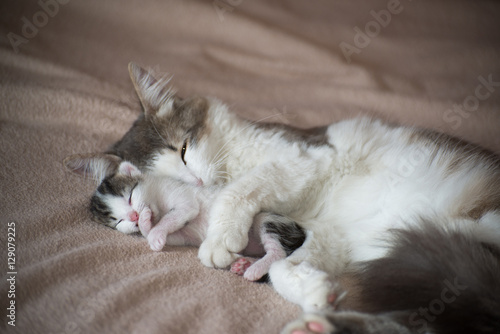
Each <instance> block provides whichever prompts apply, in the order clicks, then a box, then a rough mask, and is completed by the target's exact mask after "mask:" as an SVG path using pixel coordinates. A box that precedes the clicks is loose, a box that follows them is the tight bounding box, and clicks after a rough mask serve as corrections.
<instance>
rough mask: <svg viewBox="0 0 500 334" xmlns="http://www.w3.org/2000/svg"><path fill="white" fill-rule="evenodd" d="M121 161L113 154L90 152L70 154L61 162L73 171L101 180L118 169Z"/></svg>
mask: <svg viewBox="0 0 500 334" xmlns="http://www.w3.org/2000/svg"><path fill="white" fill-rule="evenodd" d="M121 161H122V159H121V158H120V157H118V156H116V155H113V154H107V153H91V154H74V155H70V156H69V157H67V158H66V159H64V161H63V164H64V166H66V168H67V169H68V170H70V171H71V172H73V173H76V174H78V175H80V176H83V177H86V178H91V179H94V180H96V181H97V182H101V181H102V180H103V179H104V178H105V177H106V176H108V175H111V174H113V173H115V172H116V171H117V170H118V167H119V165H120V163H121Z"/></svg>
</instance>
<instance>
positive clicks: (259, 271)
mask: <svg viewBox="0 0 500 334" xmlns="http://www.w3.org/2000/svg"><path fill="white" fill-rule="evenodd" d="M246 259H248V262H249V263H248V265H247V268H246V270H245V273H244V275H243V277H244V278H245V279H247V280H249V281H252V282H255V281H258V280H259V279H261V278H262V277H263V276H264V275H265V274H267V273H268V272H269V264H268V263H266V262H265V261H262V259H260V260H256V259H252V258H246Z"/></svg>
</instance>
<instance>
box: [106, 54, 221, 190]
mask: <svg viewBox="0 0 500 334" xmlns="http://www.w3.org/2000/svg"><path fill="white" fill-rule="evenodd" d="M129 72H130V77H131V79H132V82H133V84H134V86H135V89H136V91H137V95H138V96H139V99H140V101H141V105H142V108H143V111H144V113H143V114H141V115H140V116H139V118H138V119H137V120H136V121H135V123H134V124H133V126H132V127H131V128H130V129H129V131H128V132H127V133H126V134H125V135H124V137H123V138H122V139H121V140H120V141H118V142H117V143H116V144H115V145H113V147H112V148H111V149H110V151H109V152H108V153H112V154H114V155H117V156H119V157H121V158H123V159H125V160H129V161H131V162H132V163H134V164H135V165H137V166H138V167H139V168H140V169H141V170H143V171H146V170H147V171H148V172H152V173H153V174H157V175H167V176H170V177H174V178H176V179H180V180H182V181H184V182H186V183H191V184H194V185H202V184H207V185H209V184H214V183H218V181H219V178H218V176H219V175H220V174H221V173H223V170H224V166H223V165H222V163H216V162H217V161H221V160H223V159H221V158H222V157H223V156H224V152H223V150H221V147H222V146H223V145H222V142H221V141H222V139H221V138H220V136H218V134H217V133H215V132H214V131H212V130H213V127H212V126H211V124H213V122H217V121H221V120H218V119H216V118H217V116H214V114H217V115H220V114H221V113H224V112H225V106H223V105H222V104H220V103H219V102H217V101H215V100H208V99H206V98H202V97H191V98H187V99H181V98H180V97H178V96H177V95H176V94H174V93H173V92H172V90H171V89H170V87H169V86H168V81H169V80H168V79H157V78H155V76H154V75H153V73H151V72H148V71H146V70H144V69H142V68H141V67H139V66H137V65H135V64H133V63H131V64H130V65H129ZM214 117H215V118H214Z"/></svg>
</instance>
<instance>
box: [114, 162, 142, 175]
mask: <svg viewBox="0 0 500 334" xmlns="http://www.w3.org/2000/svg"><path fill="white" fill-rule="evenodd" d="M118 173H120V174H124V175H128V176H134V177H135V176H139V175H141V171H140V170H139V168H137V167H135V166H134V165H133V164H132V163H131V162H128V161H123V162H122V163H121V164H120V166H119V167H118Z"/></svg>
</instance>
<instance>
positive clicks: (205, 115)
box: [83, 64, 500, 330]
mask: <svg viewBox="0 0 500 334" xmlns="http://www.w3.org/2000/svg"><path fill="white" fill-rule="evenodd" d="M129 69H130V72H131V77H132V81H133V82H134V85H135V87H136V90H137V92H138V95H139V98H140V100H141V104H142V106H143V109H144V114H143V115H141V116H140V117H139V119H138V120H137V121H136V122H135V123H134V125H133V126H132V128H131V129H130V130H129V132H127V134H126V135H125V136H124V137H123V138H122V140H121V141H119V142H118V143H116V144H115V145H114V146H113V148H112V149H111V150H110V152H111V153H114V154H116V155H118V156H121V157H123V158H125V159H128V160H131V161H132V162H133V163H135V164H138V165H139V166H140V167H141V168H144V169H145V170H149V171H152V172H154V173H160V174H161V173H164V174H169V175H172V176H175V177H177V178H180V179H182V180H184V181H186V182H192V183H195V184H201V183H203V184H207V185H210V184H217V183H222V182H226V181H229V183H228V185H227V186H226V187H225V189H224V191H223V192H222V193H221V195H220V196H219V197H218V199H217V201H216V202H215V203H214V206H213V208H212V210H211V213H210V224H209V225H210V227H209V230H208V235H207V239H206V240H205V241H204V242H203V244H202V245H201V247H200V251H199V257H200V259H201V261H202V262H203V263H204V264H205V265H207V266H214V267H226V266H228V265H229V264H230V263H231V262H232V261H233V260H234V259H235V257H236V254H237V253H238V252H239V251H241V250H242V249H243V248H245V246H246V243H247V241H248V239H247V235H248V230H249V228H250V226H251V223H252V218H253V217H254V216H255V214H257V213H258V212H260V211H270V212H277V213H280V214H283V215H286V216H289V217H291V218H292V219H293V220H294V221H296V222H297V223H298V224H299V225H301V226H302V227H304V228H305V229H307V230H308V231H310V232H311V233H310V235H309V236H308V238H307V239H306V242H305V243H304V245H303V246H302V247H301V248H300V249H298V250H297V251H295V252H294V253H293V254H292V255H291V256H289V257H288V258H286V259H284V260H281V261H278V262H276V263H274V264H273V265H272V266H271V269H270V278H271V281H272V283H273V285H274V287H275V289H276V290H277V291H278V292H279V293H281V294H282V295H283V296H285V297H286V298H288V299H289V300H291V301H293V302H296V303H298V304H300V305H301V306H302V307H303V309H304V310H305V311H306V312H311V311H320V312H326V311H323V310H325V309H327V308H328V306H329V300H328V296H329V295H330V293H331V288H332V285H331V284H330V279H333V280H334V279H335V278H336V277H338V276H339V275H341V274H343V273H345V272H349V271H355V272H356V273H358V274H359V273H363V272H368V273H369V272H370V270H372V271H373V270H375V269H371V268H373V267H374V266H375V264H377V263H382V264H381V265H380V266H381V267H382V268H385V267H386V268H387V269H386V270H385V272H386V273H387V272H391V273H392V274H393V275H392V279H394V280H395V282H396V283H395V286H396V287H397V284H402V282H401V281H399V280H398V278H399V277H400V276H401V275H402V274H401V273H400V272H399V271H398V270H395V269H394V268H400V267H401V266H398V265H397V264H398V263H399V262H398V261H403V262H404V263H406V262H405V261H407V260H408V259H411V256H410V257H398V256H399V255H402V254H406V252H402V249H404V250H405V251H407V252H409V253H410V254H413V255H414V256H417V254H414V253H412V247H413V246H412V244H411V243H405V242H404V241H405V240H406V239H411V240H413V239H414V238H413V237H412V236H423V237H427V236H429V235H433V234H435V235H438V236H440V237H441V238H438V240H440V241H441V243H442V244H443V245H445V246H446V245H448V244H449V242H450V240H453V238H454V236H455V235H458V236H460V237H462V238H464V240H465V241H464V242H465V244H468V245H469V244H470V248H471V253H470V255H471V257H470V258H469V259H468V260H467V261H464V262H463V263H460V266H459V267H460V268H463V267H467V266H469V267H470V268H471V269H470V270H465V271H463V270H462V271H457V270H453V269H454V268H456V267H454V266H445V267H444V268H446V269H449V272H446V271H445V272H440V271H438V270H437V269H436V263H437V264H439V263H440V262H441V261H447V260H448V258H447V257H444V258H439V256H437V255H435V256H431V255H429V254H425V256H424V255H422V258H423V260H422V263H425V264H429V265H428V266H427V265H423V266H424V267H429V268H430V270H429V271H428V272H426V273H425V274H426V275H423V274H422V273H419V272H418V271H417V272H414V271H409V272H408V274H409V275H411V274H414V275H421V277H427V278H428V279H420V280H417V279H415V280H409V281H411V282H413V283H415V285H414V286H413V287H412V288H413V289H414V290H416V291H421V296H420V297H422V296H424V299H425V298H427V299H428V300H433V298H436V296H435V294H434V293H435V292H436V291H441V290H442V289H444V288H445V287H446V285H445V283H444V282H445V280H448V281H450V280H451V281H453V280H454V279H455V278H456V277H457V275H458V274H464V273H467V275H468V276H467V277H465V278H462V277H460V278H461V279H462V281H460V282H462V284H464V285H467V286H472V285H473V286H476V287H479V286H480V287H481V289H483V288H484V289H486V290H488V289H489V291H493V292H494V293H492V294H491V295H490V296H488V297H487V301H484V300H483V301H482V302H480V303H481V304H482V305H486V306H485V307H484V308H483V311H484V312H486V314H487V316H485V317H483V318H482V319H483V320H482V322H481V323H480V325H478V327H481V326H483V327H484V328H493V327H494V328H499V326H500V325H499V324H498V319H499V315H498V312H497V311H494V309H495V308H494V307H491V306H492V305H496V307H498V305H499V303H500V302H499V296H500V293H498V287H497V284H496V282H497V281H498V278H500V276H499V269H498V254H499V246H500V163H499V160H498V157H496V156H495V155H493V154H491V153H489V152H487V151H484V150H482V149H480V148H477V147H475V146H473V145H470V144H466V143H463V142H461V141H459V140H457V139H454V138H450V137H448V136H445V135H441V134H437V133H434V132H430V131H424V130H420V129H415V128H408V127H397V126H391V125H387V124H384V123H382V122H380V121H378V120H371V119H366V118H361V119H353V120H346V121H342V122H339V123H335V124H332V125H330V126H328V127H323V128H316V129H310V130H299V129H295V128H291V127H287V126H284V125H277V124H255V123H252V122H249V121H246V120H244V119H241V118H240V117H238V116H236V115H235V114H232V113H231V112H229V111H228V110H227V108H226V107H225V106H224V105H223V104H221V103H220V102H218V101H217V100H208V99H205V98H199V97H195V98H190V99H184V100H183V99H180V98H178V97H177V96H175V95H174V94H173V93H171V92H170V91H169V90H168V88H167V82H166V81H165V80H161V79H160V80H157V79H156V78H155V77H154V76H153V75H152V74H151V73H148V72H147V71H144V70H143V69H141V68H139V67H137V66H135V65H133V64H132V65H131V66H130V67H129ZM83 164H85V162H83ZM428 225H430V226H431V227H427V226H428ZM433 229H437V230H436V232H435V233H432V231H434V230H433ZM394 231H399V233H396V234H395V232H394ZM429 231H431V232H429ZM405 233H407V234H405ZM426 241H427V240H426ZM423 244H424V245H426V246H430V245H428V243H426V242H423ZM398 247H402V249H398ZM423 248H425V247H423ZM463 251H465V252H467V250H463ZM432 254H434V253H432ZM467 254H469V253H467ZM478 254H480V255H478ZM485 254H486V255H485ZM481 256H482V257H484V256H491V257H493V259H497V262H495V261H490V262H488V263H496V265H494V266H489V267H488V266H484V267H483V266H481V269H482V271H480V272H478V271H473V269H474V268H476V267H475V265H477V264H482V263H485V262H484V261H482V260H480V259H478V258H477V257H480V258H481V259H482V257H481ZM384 259H386V260H388V261H385V262H384ZM391 259H393V260H392V261H391ZM452 260H453V261H457V259H456V258H453V259H452ZM384 266H385V267H384ZM375 267H376V266H375ZM360 268H361V269H360ZM377 270H378V271H381V269H380V268H379V267H377ZM433 270H434V271H433ZM378 271H375V272H378ZM382 272H384V270H382ZM325 273H327V274H328V275H325ZM398 273H399V274H398ZM363 275H364V274H363ZM363 275H361V277H366V276H363ZM398 275H399V276H398ZM403 277H404V275H403ZM419 277H420V276H419ZM443 277H444V279H443ZM492 277H493V278H494V279H493V280H492V279H491V278H492ZM465 281H467V283H468V284H467V283H465ZM492 282H495V283H494V284H493V283H492ZM365 283H366V282H365ZM368 283H369V282H368ZM368 283H366V284H368ZM426 284H432V286H433V289H426ZM367 286H369V284H368V285H367ZM377 287H378V288H380V284H379V285H378V286H377ZM382 288H383V287H382ZM440 288H441V290H440ZM481 289H480V290H481ZM484 289H483V290H484ZM368 290H370V289H368ZM483 290H481V291H483ZM470 291H476V290H475V289H471V290H470ZM382 293H383V292H382ZM473 296H476V295H474V294H473ZM476 297H477V296H476ZM402 298H403V299H404V298H406V300H407V301H410V300H411V296H402ZM478 298H479V297H478ZM481 298H482V297H481ZM481 298H479V299H478V300H480V301H481V300H482V299H481ZM418 300H419V301H420V299H418ZM371 302H373V303H375V304H377V300H372V301H371ZM384 302H385V301H384V300H383V299H381V302H380V303H378V304H377V305H378V306H379V307H378V308H377V307H373V309H374V310H375V311H376V312H388V311H404V312H410V313H409V314H412V313H411V312H412V311H413V310H414V309H418V307H419V306H418V305H416V304H415V303H410V302H408V303H401V304H398V305H388V304H387V303H384ZM417 304H418V303H417ZM457 305H462V304H457ZM423 306H425V305H423ZM466 306H467V304H466ZM469 316H473V314H472V315H471V314H469ZM402 318H403V319H402V320H401V319H400V318H397V317H393V318H390V319H392V320H394V321H397V322H400V323H403V324H404V325H405V326H407V327H408V328H410V327H411V320H412V319H410V317H409V316H408V317H402ZM305 319H306V320H304V321H301V323H300V324H299V327H300V326H302V327H304V328H303V330H307V329H308V330H313V329H314V328H316V329H318V327H315V326H314V325H318V324H320V322H321V321H316V320H311V321H308V320H307V319H309V318H307V316H306V318H305ZM315 319H316V318H315ZM320 319H323V320H324V321H326V323H328V322H331V321H334V320H332V319H335V317H330V316H328V315H327V314H326V313H325V314H320ZM392 320H391V321H392ZM440 321H444V322H445V323H446V321H448V322H450V321H452V320H450V319H449V317H437V320H435V321H433V322H431V321H429V320H428V321H427V322H428V323H429V324H428V325H429V328H434V330H437V329H438V328H439V329H440V330H441V328H442V327H439V326H440ZM311 323H312V324H313V326H312V328H313V329H311V326H310V324H311ZM470 323H473V322H470ZM488 326H489V327H488ZM492 326H493V327H492ZM495 326H496V327H495ZM320 327H321V326H320ZM412 328H413V327H412ZM443 328H446V326H444V327H443ZM295 329H297V328H296V327H294V329H293V330H295ZM322 329H324V330H328V329H326V327H325V326H322Z"/></svg>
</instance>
